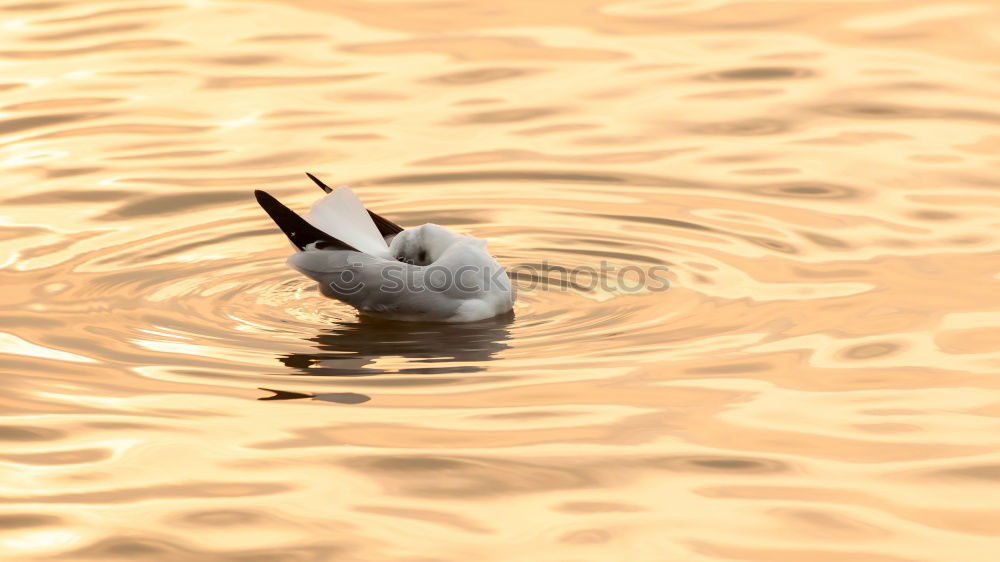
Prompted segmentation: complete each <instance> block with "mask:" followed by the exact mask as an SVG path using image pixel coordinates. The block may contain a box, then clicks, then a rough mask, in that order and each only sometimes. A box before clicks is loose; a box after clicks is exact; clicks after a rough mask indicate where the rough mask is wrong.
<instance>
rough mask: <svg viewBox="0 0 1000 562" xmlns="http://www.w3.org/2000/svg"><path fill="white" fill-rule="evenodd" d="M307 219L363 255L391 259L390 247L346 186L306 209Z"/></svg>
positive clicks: (355, 196) (363, 207)
mask: <svg viewBox="0 0 1000 562" xmlns="http://www.w3.org/2000/svg"><path fill="white" fill-rule="evenodd" d="M306 220H308V221H309V223H310V224H312V225H313V226H315V227H316V228H318V229H320V230H322V231H323V232H325V233H327V234H329V235H330V236H332V237H334V238H336V239H338V240H342V241H343V242H345V243H347V244H350V245H351V246H354V247H355V248H357V249H358V250H360V251H362V252H364V253H366V254H370V255H373V256H377V257H380V258H388V259H391V258H392V255H391V254H390V253H389V246H388V245H386V243H385V240H384V239H383V238H382V235H381V234H380V233H379V230H378V228H377V227H376V226H375V223H374V222H373V221H372V218H371V216H370V215H369V214H368V211H366V210H365V206H364V204H362V203H361V200H360V199H358V196H357V195H355V194H354V192H353V191H351V188H349V187H346V186H343V187H338V188H337V189H334V190H332V191H331V192H330V193H327V194H326V195H325V196H324V197H323V198H322V199H320V200H319V201H317V202H316V203H315V204H313V206H312V208H311V209H309V215H308V216H307V217H306Z"/></svg>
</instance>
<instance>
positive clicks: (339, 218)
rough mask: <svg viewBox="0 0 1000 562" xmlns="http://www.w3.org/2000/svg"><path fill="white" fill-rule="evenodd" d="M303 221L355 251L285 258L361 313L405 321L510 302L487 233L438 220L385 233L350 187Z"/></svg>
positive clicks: (310, 248)
mask: <svg viewBox="0 0 1000 562" xmlns="http://www.w3.org/2000/svg"><path fill="white" fill-rule="evenodd" d="M272 218H273V215H272ZM307 220H308V222H309V223H310V224H311V225H312V226H314V227H316V228H318V229H319V230H320V231H322V232H323V233H326V234H327V235H330V236H332V237H334V238H336V239H337V240H339V241H342V242H344V243H346V244H348V245H349V246H352V247H353V248H355V249H356V250H358V251H353V250H344V249H320V248H322V246H321V244H308V245H305V247H304V248H303V251H301V252H298V253H296V254H294V255H292V256H291V257H290V258H288V264H289V265H290V266H291V267H293V268H295V269H296V270H298V271H299V272H301V273H302V274H304V275H306V276H307V277H309V278H311V279H314V280H316V281H317V282H319V286H320V291H321V292H322V293H323V294H324V295H326V296H328V297H331V298H335V299H337V300H340V301H342V302H345V303H347V304H349V305H351V306H353V307H354V308H356V309H357V310H358V311H359V312H361V313H362V314H367V315H371V316H378V317H382V318H389V319H394V320H407V321H434V322H474V321H476V320H483V319H486V318H492V317H494V316H498V315H501V314H504V313H507V312H509V311H510V310H511V309H512V308H513V305H514V292H513V288H512V286H511V282H510V278H509V277H508V276H507V273H506V272H505V271H504V270H503V268H502V267H501V266H500V264H499V263H497V261H496V260H494V259H493V257H492V256H491V255H490V254H489V253H488V252H487V251H486V241H484V240H479V239H477V238H473V237H472V236H467V235H463V234H457V233H455V232H451V231H450V230H448V229H446V228H444V227H442V226H438V225H436V224H425V225H422V226H418V227H415V228H410V229H406V230H403V231H401V232H399V233H398V234H395V235H393V236H389V237H383V235H382V234H380V232H379V230H378V228H377V227H376V225H375V223H374V222H373V220H372V218H371V217H369V214H368V212H367V211H366V210H365V207H364V205H362V204H361V201H360V200H359V199H358V198H357V196H356V195H354V193H353V192H352V191H351V190H350V188H347V187H340V188H337V189H335V190H333V191H332V192H330V193H329V194H327V195H326V196H325V197H323V198H322V199H320V200H319V201H318V202H317V203H316V204H314V205H313V207H312V209H310V212H309V215H308V219H307ZM279 226H281V224H279ZM283 230H284V228H283ZM286 234H288V231H287V230H286ZM387 241H388V243H387ZM293 243H294V242H293Z"/></svg>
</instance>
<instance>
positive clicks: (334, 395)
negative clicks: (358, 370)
mask: <svg viewBox="0 0 1000 562" xmlns="http://www.w3.org/2000/svg"><path fill="white" fill-rule="evenodd" d="M258 388H260V390H266V391H267V392H273V393H274V395H272V396H264V397H262V398H258V399H257V400H261V401H265V402H266V401H269V400H301V399H303V398H311V399H313V400H321V401H323V402H336V403H338V404H363V403H365V402H368V401H369V400H371V399H372V397H371V396H368V395H367V394H358V393H356V392H320V393H317V394H311V393H304V392H292V391H289V390H276V389H273V388H264V387H258Z"/></svg>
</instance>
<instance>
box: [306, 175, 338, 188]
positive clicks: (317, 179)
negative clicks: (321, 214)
mask: <svg viewBox="0 0 1000 562" xmlns="http://www.w3.org/2000/svg"><path fill="white" fill-rule="evenodd" d="M306 176H308V177H309V179H311V180H312V181H313V183H315V184H316V185H318V186H319V188H320V189H322V190H323V191H325V192H327V193H330V192H331V191H333V188H332V187H330V186H328V185H326V184H325V183H323V182H322V181H321V180H320V179H319V178H317V177H316V176H314V175H312V174H310V173H309V172H306Z"/></svg>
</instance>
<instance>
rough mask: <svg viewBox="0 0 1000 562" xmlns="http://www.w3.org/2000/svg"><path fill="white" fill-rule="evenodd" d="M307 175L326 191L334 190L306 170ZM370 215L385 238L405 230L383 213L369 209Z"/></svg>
mask: <svg viewBox="0 0 1000 562" xmlns="http://www.w3.org/2000/svg"><path fill="white" fill-rule="evenodd" d="M306 175H307V176H309V179H311V180H312V181H313V183H315V184H316V185H318V186H319V188H320V189H322V190H323V191H324V192H326V193H331V192H332V191H333V188H332V187H330V186H328V185H326V184H325V183H323V181H321V180H320V179H319V178H317V177H316V176H314V175H312V174H310V173H309V172H306ZM368 215H369V216H370V217H371V219H372V222H374V223H375V228H377V229H378V232H379V234H381V235H382V237H383V238H389V237H391V236H395V235H397V234H399V233H400V232H403V227H401V226H399V225H398V224H396V223H394V222H392V221H391V220H389V219H387V218H385V217H383V216H382V215H379V214H378V213H376V212H375V211H372V210H371V209H368Z"/></svg>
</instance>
